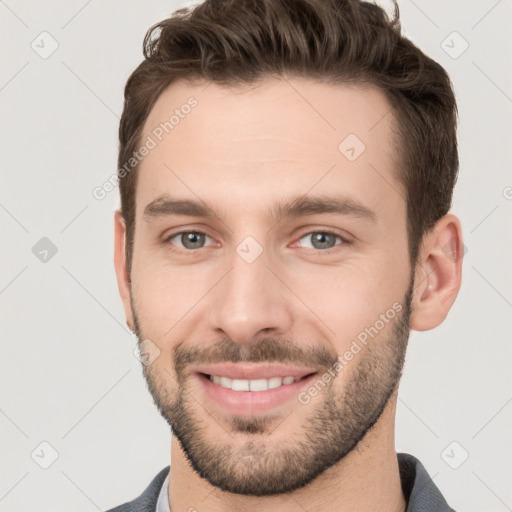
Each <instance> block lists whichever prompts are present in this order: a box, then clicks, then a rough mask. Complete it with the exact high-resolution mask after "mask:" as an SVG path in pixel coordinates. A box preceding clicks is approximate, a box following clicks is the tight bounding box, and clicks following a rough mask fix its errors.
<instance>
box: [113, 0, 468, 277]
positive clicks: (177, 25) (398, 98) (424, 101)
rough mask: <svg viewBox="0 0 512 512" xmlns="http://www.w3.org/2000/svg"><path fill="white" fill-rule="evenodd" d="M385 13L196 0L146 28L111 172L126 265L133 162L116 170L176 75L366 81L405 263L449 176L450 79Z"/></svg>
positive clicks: (234, 80) (292, 1) (452, 145)
mask: <svg viewBox="0 0 512 512" xmlns="http://www.w3.org/2000/svg"><path fill="white" fill-rule="evenodd" d="M394 4H395V10H394V15H393V17H392V18H391V17H389V16H388V15H387V13H386V12H385V11H384V10H383V9H382V8H380V7H378V6H377V5H375V4H372V3H369V2H361V1H359V0H205V1H204V2H203V3H201V4H199V5H197V6H194V7H189V8H182V9H179V10H177V11H175V12H174V14H173V15H172V16H171V17H170V18H168V19H166V20H164V21H162V22H160V23H157V24H156V25H154V26H153V27H151V28H150V29H149V30H148V32H147V33H146V36H145V38H144V44H143V52H144V57H145V58H144V60H143V61H142V63H141V64H140V65H139V66H138V67H137V68H136V69H135V71H134V72H133V73H132V74H131V76H130V77H129V79H128V81H127V83H126V87H125V91H124V95H125V102H124V110H123V114H122V117H121V122H120V126H119V141H120V145H119V159H118V178H119V187H120V195H121V213H122V215H123V217H124V219H125V222H126V228H127V244H126V259H127V266H128V269H129V270H130V269H131V257H132V253H133V239H134V234H135V233H134V230H135V189H136V182H137V167H134V168H133V170H132V171H131V172H128V173H125V172H123V173H121V168H122V167H123V166H125V167H126V162H127V161H128V160H129V159H130V157H131V156H132V155H133V153H134V151H136V149H137V148H138V146H139V144H140V138H141V132H142V129H143V125H144V123H145V120H146V119H147V117H148V114H149V112H150V110H151V108H152V107H153V105H154V104H155V102H156V100H157V98H158V97H159V96H160V94H161V93H162V92H163V91H164V89H165V88H167V87H168V86H169V85H170V84H171V83H173V82H174V81H176V80H178V79H195V78H197V79H206V80H209V81H212V82H216V83H218V84H220V85H229V86H232V85H239V84H252V83H255V82H257V81H259V80H262V79H264V78H265V77H270V76H273V77H275V76H279V75H281V76H283V75H285V74H286V75H292V76H293V75H296V76H300V77H306V78H312V79H317V80H319V81H324V82H325V81H329V82H332V83H340V84H343V83H351V84H362V85H364V84H371V85H374V86H377V87H378V88H379V89H380V90H381V91H383V92H384V94H385V95H386V97H387V99H388V100H389V101H390V103H391V105H392V107H393V109H394V115H395V117H396V119H397V120H398V137H397V143H398V145H399V146H400V147H399V148H398V149H399V154H400V156H401V165H400V169H399V170H398V177H399V179H400V181H401V182H402V184H403V185H404V188H405V190H406V203H407V234H408V244H409V254H410V261H411V264H412V265H413V268H414V265H415V264H416V260H417V256H418V252H419V247H420V244H421V240H422V238H423V235H424V234H425V233H426V232H428V231H430V230H431V229H432V228H433V227H434V225H435V223H436V222H437V220H439V219H440V218H441V217H442V216H444V215H445V214H446V213H448V211H449V209H450V206H451V201H452V193H453V188H454V185H455V182H456V179H457V173H458V167H459V160H458V153H457V137H456V124H457V106H456V101H455V96H454V93H453V90H452V85H451V82H450V78H449V76H448V74H447V73H446V71H445V70H444V69H443V68H442V67H441V66H440V65H439V64H438V63H437V62H435V61H434V60H432V59H431V58H429V57H428V56H426V55H425V54H424V53H423V52H422V51H421V50H419V49H418V48H417V47H416V46H415V45H414V44H413V43H412V42H411V41H410V40H408V39H407V38H405V37H404V36H402V35H401V27H400V20H399V10H398V5H397V4H396V1H395V2H394Z"/></svg>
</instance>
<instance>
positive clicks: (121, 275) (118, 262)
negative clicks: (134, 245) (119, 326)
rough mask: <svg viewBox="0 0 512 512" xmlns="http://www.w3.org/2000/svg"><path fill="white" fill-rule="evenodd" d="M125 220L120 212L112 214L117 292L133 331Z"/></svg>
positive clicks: (127, 321)
mask: <svg viewBox="0 0 512 512" xmlns="http://www.w3.org/2000/svg"><path fill="white" fill-rule="evenodd" d="M125 247H126V222H125V220H124V218H123V216H122V214H121V212H120V210H116V212H115V214H114V267H115V271H116V277H117V286H118V288H119V294H120V296H121V300H122V301H123V307H124V312H125V316H126V325H127V326H128V328H129V329H130V330H131V331H134V321H133V311H132V305H131V284H130V276H129V273H128V269H127V266H126V252H125Z"/></svg>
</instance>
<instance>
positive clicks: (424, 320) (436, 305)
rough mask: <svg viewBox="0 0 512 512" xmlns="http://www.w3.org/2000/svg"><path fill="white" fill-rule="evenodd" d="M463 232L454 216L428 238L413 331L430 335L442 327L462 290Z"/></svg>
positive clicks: (422, 253) (446, 218)
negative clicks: (429, 332)
mask: <svg viewBox="0 0 512 512" xmlns="http://www.w3.org/2000/svg"><path fill="white" fill-rule="evenodd" d="M463 248H464V245H463V242H462V228H461V225H460V221H459V219H458V218H457V217H456V216H455V215H453V214H447V215H445V216H444V217H442V218H441V219H440V220H439V221H438V222H437V223H436V225H435V227H434V229H433V230H432V231H430V232H429V233H427V234H425V235H424V239H423V244H422V247H421V249H420V256H419V260H418V264H417V266H416V272H415V282H414V294H413V298H412V301H413V304H412V313H411V318H410V327H411V329H413V330H415V331H426V330H429V329H433V328H435V327H437V326H438V325H440V324H441V323H442V322H443V321H444V319H445V318H446V316H447V315H448V312H449V310H450V308H451V307H452V305H453V303H454V302H455V299H456V297H457V294H458V292H459V289H460V285H461V279H462V258H463V256H464V251H463Z"/></svg>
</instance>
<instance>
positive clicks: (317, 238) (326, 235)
mask: <svg viewBox="0 0 512 512" xmlns="http://www.w3.org/2000/svg"><path fill="white" fill-rule="evenodd" d="M307 239H309V240H310V242H309V245H305V244H304V243H303V242H302V240H307ZM336 239H339V240H341V242H342V243H345V242H346V240H344V239H343V238H342V237H341V236H340V235H337V234H336V233H332V232H331V231H312V232H311V233H308V234H307V235H304V236H303V237H301V238H300V240H299V242H300V246H301V247H308V248H310V249H320V250H322V249H332V248H333V247H335V246H336V245H341V244H336Z"/></svg>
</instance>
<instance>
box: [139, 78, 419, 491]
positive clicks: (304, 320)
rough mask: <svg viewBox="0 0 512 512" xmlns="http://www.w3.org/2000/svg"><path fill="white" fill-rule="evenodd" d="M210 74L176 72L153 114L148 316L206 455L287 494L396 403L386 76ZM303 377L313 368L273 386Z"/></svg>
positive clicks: (401, 335) (156, 376)
mask: <svg viewBox="0 0 512 512" xmlns="http://www.w3.org/2000/svg"><path fill="white" fill-rule="evenodd" d="M206 85H207V84H206V83H195V84H192V83H185V82H180V83H175V84H173V85H172V86H171V87H169V88H168V89H167V90H166V91H165V92H164V93H163V94H162V95H161V97H160V98H159V99H158V101H157V103H156V104H155V106H154V108H153V109H152V111H151V113H150V115H149V117H148V119H147V122H146V124H145V129H144V133H143V135H142V139H141V141H142V142H145V141H148V140H149V139H148V138H147V137H148V136H149V137H150V138H151V139H152V140H153V141H154V142H155V143H156V145H155V147H152V148H151V149H150V151H149V153H148V154H147V156H145V157H144V159H143V160H142V162H141V164H140V168H139V171H138V172H139V176H138V183H137V192H136V224H135V238H134V253H133V263H132V269H131V279H132V288H131V308H132V313H133V322H134V325H135V328H136V333H137V336H138V338H139V341H141V342H142V340H150V341H145V342H144V343H145V344H146V346H148V344H149V346H150V347H151V349H150V350H149V352H150V354H151V353H153V354H158V357H156V359H154V361H152V362H151V364H148V365H145V366H144V374H145V377H146V379H147V382H148V387H149V389H150V392H151V393H152V395H153V398H154V400H155V403H156V404H157V407H158V408H159V410H160V412H161V414H162V415H163V416H164V417H165V419H166V420H167V421H168V422H169V424H170V425H171V427H172V429H173V432H174V434H175V435H176V437H177V438H178V440H179V442H180V445H181V448H182V449H183V451H184V453H185V454H186V456H187V459H188V460H189V461H190V463H191V465H192V467H193V468H194V469H195V470H196V471H197V472H198V473H199V474H200V475H201V476H202V477H203V478H205V479H206V480H208V481H209V482H210V483H211V484H212V485H215V486H217V487H220V488H221V489H223V490H226V491H230V492H233V493H240V494H253V495H269V494H279V493H283V492H287V491H291V490H293V489H297V488H299V487H302V486H304V485H306V484H307V483H309V482H311V481H313V480H314V479H315V478H316V477H317V476H318V475H320V474H322V473H323V472H324V471H326V470H327V469H328V468H330V467H332V466H333V465H334V464H336V463H337V462H339V461H340V460H342V459H343V458H344V457H345V456H346V455H347V454H349V453H350V452H351V451H352V450H353V449H354V448H355V446H356V445H357V444H358V442H359V441H360V440H361V439H362V438H363V437H364V436H365V434H366V433H367V432H368V430H369V429H370V428H371V427H372V426H373V425H374V424H375V423H376V422H377V421H378V419H379V417H381V414H382V412H383V410H386V409H385V408H386V407H388V408H389V407H391V406H392V404H391V402H392V400H389V398H390V396H391V395H392V393H393V391H396V385H397V383H398V380H399V376H400V372H401V369H402V364H403V359H404V354H405V349H406V345H407V339H408V334H409V314H410V298H411V291H412V282H411V268H410V265H409V257H408V256H409V255H408V250H407V234H406V207H405V200H404V197H405V191H404V189H403V187H402V186H401V184H400V183H399V182H398V181H397V179H396V169H397V166H398V155H397V153H396V147H395V145H394V143H393V142H392V139H391V126H392V122H393V116H392V114H391V112H390V107H389V104H388V102H387V101H386V100H385V98H384V96H383V94H382V93H381V92H379V91H378V90H376V89H373V88H362V87H346V86H335V85H328V84H321V83H318V82H313V81H308V80H304V79H295V78H294V79H293V80H291V81H290V82H289V83H288V82H287V81H284V80H283V81H281V80H270V79H269V80H266V81H265V82H263V83H262V84H261V85H259V86H258V87H243V88H237V89H228V88H223V87H220V86H218V85H215V84H213V83H212V84H209V85H208V86H206ZM292 85H293V87H292ZM191 96H193V97H194V98H195V101H197V104H195V106H194V107H193V108H186V107H183V106H184V105H187V100H188V99H189V98H190V97H191ZM189 104H190V102H189ZM176 109H178V111H179V112H178V113H177V114H176V113H175V111H176ZM173 114H176V117H175V118H174V119H173V120H172V121H171V122H172V127H171V128H169V125H167V127H166V128H167V130H168V131H169V133H166V132H165V130H164V131H163V133H162V125H161V123H165V122H168V121H169V118H170V117H171V116H172V115H173ZM177 119H179V120H178V121H177ZM159 126H160V129H158V127H159ZM160 138H161V140H159V139H160ZM153 145H154V144H152V143H148V146H153ZM166 200H168V201H178V202H177V203H170V202H167V203H166ZM185 201H188V202H193V203H196V206H195V207H193V205H191V203H188V202H187V203H185ZM201 209H202V210H206V209H208V210H210V211H211V212H213V213H212V215H210V216H208V215H204V214H205V212H204V211H200V210H201ZM158 351H159V352H158ZM221 365H223V367H221ZM276 365H281V366H284V367H285V368H280V369H276V368H274V367H275V366H276ZM262 369H263V370H264V369H267V370H268V371H269V373H263V370H262ZM249 370H255V373H252V374H249V373H248V371H249ZM211 374H213V375H215V376H216V377H219V376H220V377H224V378H223V379H222V380H221V383H220V384H219V383H215V382H214V381H212V380H210V379H209V378H208V377H207V376H206V375H211ZM274 374H275V375H274ZM229 376H232V377H236V379H235V384H234V387H235V388H237V386H240V388H241V389H242V390H240V391H238V390H233V389H231V390H229V389H226V388H225V387H224V385H227V386H229V385H230V383H231V382H230V381H229V380H228V379H227V378H226V377H229ZM288 376H292V377H297V378H298V377H301V378H300V380H295V379H294V380H293V383H291V384H290V383H288V380H289V379H286V380H285V382H284V383H282V385H281V386H280V387H275V388H271V389H266V390H265V388H266V387H268V386H269V384H270V386H271V387H272V386H274V385H276V386H277V385H279V379H276V378H277V377H288ZM244 377H250V379H245V378H244ZM262 377H276V378H274V379H270V380H264V379H263V378H262ZM217 380H218V379H217ZM247 380H250V382H249V383H247V382H246V381H247ZM255 381H258V382H255ZM247 385H248V386H249V389H254V390H253V391H250V390H249V391H247V390H243V389H244V386H247ZM258 386H262V387H261V388H259V387H258ZM256 389H262V390H261V391H256ZM315 389H316V392H315ZM382 418H384V416H382ZM388 427H389V428H392V426H391V425H388Z"/></svg>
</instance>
